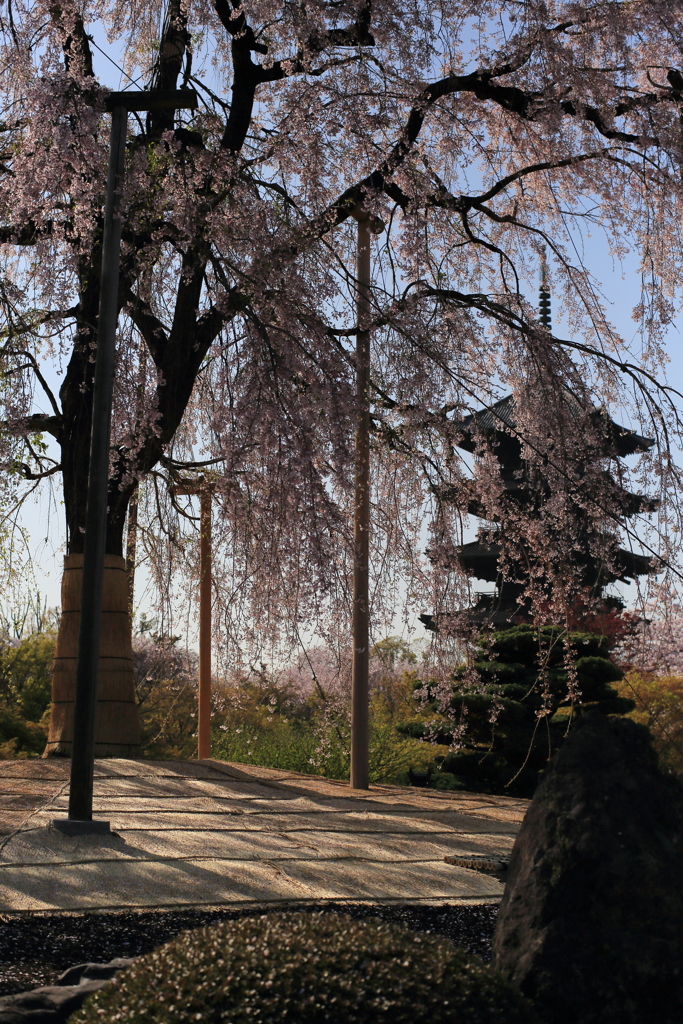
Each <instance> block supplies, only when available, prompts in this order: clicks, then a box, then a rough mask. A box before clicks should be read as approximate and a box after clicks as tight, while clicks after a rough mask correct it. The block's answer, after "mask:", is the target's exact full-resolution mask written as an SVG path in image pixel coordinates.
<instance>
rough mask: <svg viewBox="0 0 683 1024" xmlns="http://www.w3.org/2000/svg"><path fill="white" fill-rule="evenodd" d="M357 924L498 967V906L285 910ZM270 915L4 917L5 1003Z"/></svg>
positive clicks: (0, 986) (1, 978) (0, 967)
mask: <svg viewBox="0 0 683 1024" xmlns="http://www.w3.org/2000/svg"><path fill="white" fill-rule="evenodd" d="M278 909H279V910H280V911H284V910H302V909H305V910H307V911H311V912H315V911H316V910H317V911H322V912H324V913H347V914H351V916H353V917H380V918H381V919H382V920H384V921H393V922H400V923H401V924H404V925H406V926H407V927H409V928H411V929H413V930H414V931H426V932H432V933H434V934H436V935H443V936H445V937H447V938H449V939H450V940H451V941H452V942H454V943H455V944H456V945H458V946H462V947H463V948H464V949H466V950H468V952H470V953H474V954H476V955H477V956H479V957H481V958H482V959H483V960H488V959H490V955H491V940H492V938H493V930H494V928H495V923H496V914H497V912H498V907H497V906H492V905H481V906H460V907H458V906H446V905H444V906H428V907H414V906H413V907H403V906H397V905H395V904H394V905H392V906H388V907H378V906H377V905H376V904H375V905H371V904H367V903H348V904H337V905H335V906H334V907H331V906H330V905H329V903H328V904H321V905H320V906H318V907H315V906H311V905H310V904H308V905H307V906H306V907H301V906H300V905H298V906H297V905H296V904H287V905H285V906H280V907H279V908H278ZM263 912H264V908H259V909H250V910H215V911H182V912H173V911H153V912H126V911H124V912H116V913H103V914H93V913H91V914H31V915H25V916H24V915H22V916H14V915H12V916H10V915H0V995H10V994H12V993H14V992H25V991H27V990H28V989H32V988H36V987H37V986H39V985H51V984H53V982H54V981H55V980H56V978H57V977H58V976H59V975H60V974H61V973H62V971H64V970H66V968H67V967H72V966H73V965H75V964H80V963H85V962H97V963H104V962H106V961H109V960H112V959H113V958H114V957H131V956H139V955H141V954H144V953H149V952H150V951H151V950H152V949H154V948H155V947H156V946H159V945H161V944H162V943H164V942H167V941H168V940H169V939H171V938H173V937H174V936H175V935H178V933H179V932H182V931H186V930H187V929H189V928H200V927H202V926H203V925H207V924H213V923H214V922H217V921H228V920H234V919H236V918H239V917H246V916H250V915H253V914H261V913H263Z"/></svg>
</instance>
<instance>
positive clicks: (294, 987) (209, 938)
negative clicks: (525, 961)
mask: <svg viewBox="0 0 683 1024" xmlns="http://www.w3.org/2000/svg"><path fill="white" fill-rule="evenodd" d="M103 1021H106V1022H107V1024H111V1022H114V1021H121V1022H123V1021H125V1022H126V1024H154V1022H159V1024H189V1022H190V1021H203V1022H204V1024H218V1022H229V1024H247V1022H248V1024H271V1022H274V1021H278V1022H282V1024H332V1022H334V1024H382V1022H391V1024H417V1022H419V1021H429V1024H484V1022H486V1024H493V1022H494V1021H496V1022H497V1021H501V1022H502V1021H505V1024H533V1022H534V1021H536V1017H535V1015H534V1011H533V1009H532V1007H531V1005H530V1004H529V1003H528V1002H527V1001H526V1000H525V999H524V998H523V997H522V996H521V995H520V993H519V992H518V991H517V990H516V989H515V988H513V987H512V985H510V983H509V982H507V981H506V980H505V979H504V978H502V977H501V976H500V975H498V974H496V973H495V972H494V971H492V970H491V969H490V968H488V967H485V966H484V965H483V964H481V963H479V962H478V961H476V960H473V959H471V958H469V957H468V956H467V955H466V954H465V953H464V952H463V951H462V950H459V949H456V948H455V947H454V946H453V945H452V944H451V943H450V942H448V941H447V940H445V939H437V938H435V937H433V936H431V935H425V934H422V933H415V932H411V931H409V930H408V929H407V928H403V927H401V926H397V925H389V924H385V923H383V922H380V921H376V920H374V921H373V920H362V921H354V920H353V919H352V918H350V917H348V916H346V915H341V914H340V915H338V914H292V913H287V914H270V915H265V916H263V917H256V918H243V919H241V920H238V921H231V922H225V923H222V924H219V925H214V926H212V927H208V928H202V929H199V930H198V931H193V932H185V933H184V934H183V935H180V936H179V937H178V938H176V939H174V940H173V941H172V942H169V943H168V944H167V945H165V946H161V947H160V948H159V949H157V950H155V951H154V952H153V953H150V954H149V955H148V956H145V957H142V958H141V959H140V960H138V961H137V962H136V963H135V964H134V965H133V966H132V967H131V968H129V969H128V970H127V971H125V972H123V973H122V974H120V975H119V976H118V977H117V979H116V981H115V982H114V983H113V984H111V985H107V986H106V987H105V988H103V989H101V990H100V991H99V992H97V993H95V994H94V995H93V996H91V997H90V999H89V1000H88V1001H87V1002H86V1003H85V1004H84V1006H83V1008H82V1009H81V1010H80V1011H78V1012H77V1013H76V1014H75V1015H74V1016H73V1017H71V1018H70V1024H102V1022H103Z"/></svg>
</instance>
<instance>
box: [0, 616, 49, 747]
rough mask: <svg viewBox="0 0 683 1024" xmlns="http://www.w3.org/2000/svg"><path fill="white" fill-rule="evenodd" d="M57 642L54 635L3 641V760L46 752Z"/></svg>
mask: <svg viewBox="0 0 683 1024" xmlns="http://www.w3.org/2000/svg"><path fill="white" fill-rule="evenodd" d="M55 641H56V635H55V634H54V633H29V634H28V635H27V636H24V637H22V638H21V639H19V640H12V641H10V640H8V639H6V638H3V639H2V640H0V759H7V758H9V759H11V760H13V759H14V758H25V757H39V756H40V754H42V752H43V750H44V749H45V743H46V740H47V726H48V719H49V709H50V690H51V683H52V660H53V658H54V652H55Z"/></svg>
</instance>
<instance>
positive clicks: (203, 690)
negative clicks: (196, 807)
mask: <svg viewBox="0 0 683 1024" xmlns="http://www.w3.org/2000/svg"><path fill="white" fill-rule="evenodd" d="M200 503H201V504H200V513H199V529H200V531H201V534H200V538H199V576H200V579H199V694H198V705H199V707H198V723H197V757H199V758H202V757H211V490H210V489H209V488H208V487H207V488H205V489H204V490H202V491H201V497H200Z"/></svg>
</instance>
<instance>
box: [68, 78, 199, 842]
mask: <svg viewBox="0 0 683 1024" xmlns="http://www.w3.org/2000/svg"><path fill="white" fill-rule="evenodd" d="M107 106H108V109H109V110H110V111H111V115H112V119H111V148H110V150H109V169H108V172H107V195H106V200H105V207H104V231H103V236H102V271H101V276H100V304H99V314H98V322H97V354H96V357H95V385H94V389H93V409H92V434H91V439H90V464H89V470H88V495H87V505H86V513H85V544H84V553H83V582H82V588H81V612H80V629H79V634H78V661H77V665H76V699H75V706H74V726H73V728H74V735H73V743H72V748H71V782H70V788H69V817H68V818H66V819H64V818H61V819H60V818H57V819H54V820H53V822H52V824H53V826H54V827H55V828H57V829H59V831H61V832H65V833H67V834H69V835H75V834H80V833H87V832H108V831H109V822H108V821H93V820H92V794H93V769H94V761H95V713H96V710H97V684H98V677H99V659H100V633H101V628H102V583H103V579H104V552H105V542H106V536H107V491H108V481H109V442H110V432H111V404H112V392H113V387H114V358H115V352H116V324H117V319H118V293H119V262H120V253H121V232H122V228H123V223H122V220H121V216H120V213H121V211H120V209H118V208H117V207H118V199H119V197H118V189H119V187H120V184H121V180H122V177H123V167H124V158H125V152H126V130H127V127H128V111H129V110H153V109H172V110H177V109H180V108H183V107H184V108H191V109H194V108H195V107H196V106H197V95H196V93H195V92H194V91H193V90H190V89H183V90H179V91H172V90H158V91H150V92H148V93H144V92H140V93H129V92H119V93H112V94H111V95H110V96H109V97H108V103H107Z"/></svg>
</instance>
